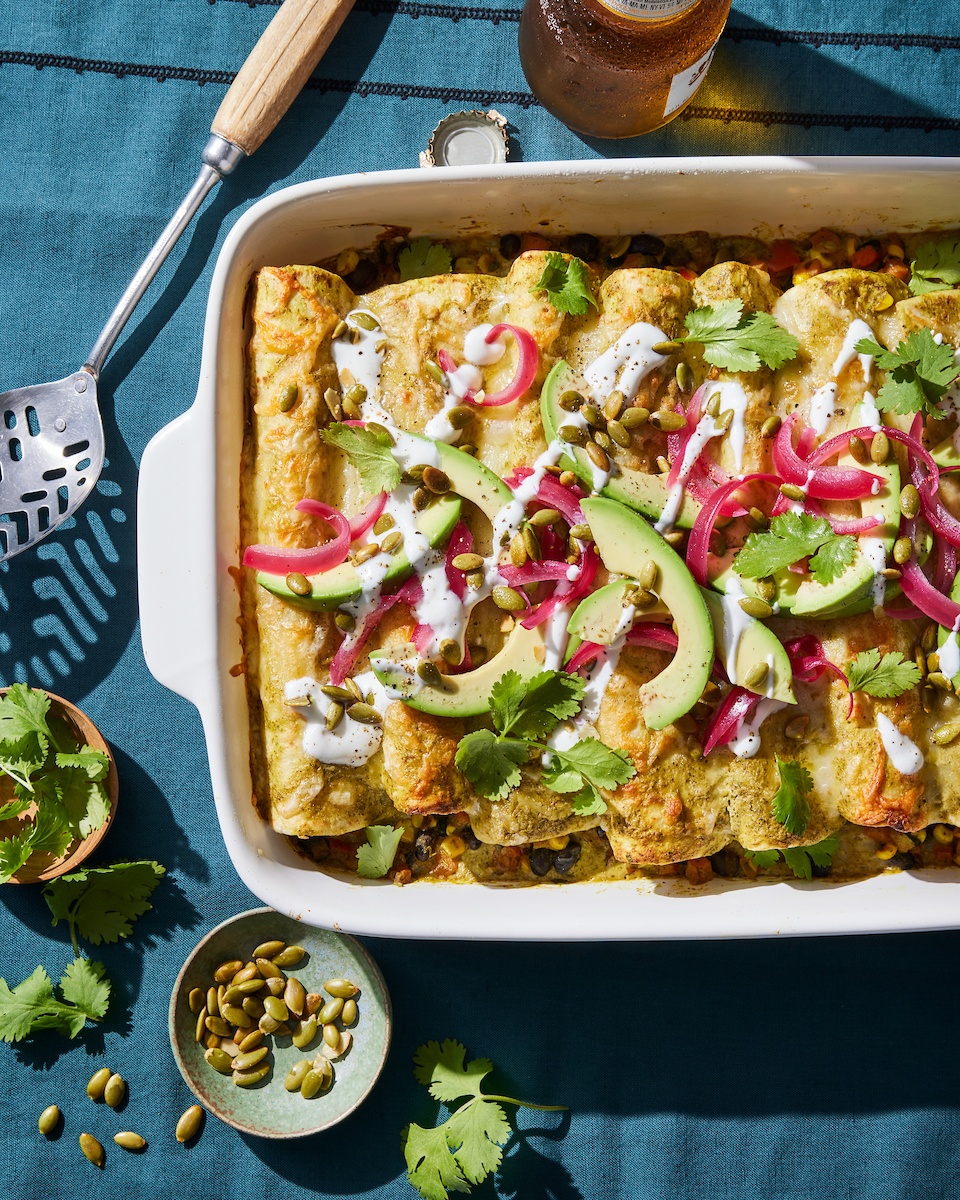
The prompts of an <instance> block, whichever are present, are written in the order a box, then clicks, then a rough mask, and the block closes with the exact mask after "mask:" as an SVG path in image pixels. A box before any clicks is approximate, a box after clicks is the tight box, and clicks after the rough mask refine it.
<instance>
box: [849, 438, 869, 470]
mask: <svg viewBox="0 0 960 1200" xmlns="http://www.w3.org/2000/svg"><path fill="white" fill-rule="evenodd" d="M847 449H848V450H849V451H850V455H851V457H852V458H853V459H854V461H855V462H858V463H859V464H860V465H861V466H863V465H864V464H865V463H868V462H869V461H870V451H869V450H868V449H867V444H866V442H865V441H864V440H863V438H858V437H852V438H851V439H850V441H849V442H848V443H847Z"/></svg>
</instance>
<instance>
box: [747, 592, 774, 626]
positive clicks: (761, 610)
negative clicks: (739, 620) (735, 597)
mask: <svg viewBox="0 0 960 1200" xmlns="http://www.w3.org/2000/svg"><path fill="white" fill-rule="evenodd" d="M740 607H741V608H742V609H743V611H744V612H745V613H746V614H747V616H748V617H756V618H757V619H758V620H761V621H762V620H763V619H764V618H765V617H772V616H773V609H772V608H771V607H770V605H769V604H768V603H767V602H766V600H761V599H759V598H758V597H757V598H755V597H753V596H746V597H744V599H743V600H741V601H740Z"/></svg>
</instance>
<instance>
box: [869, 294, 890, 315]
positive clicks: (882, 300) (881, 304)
mask: <svg viewBox="0 0 960 1200" xmlns="http://www.w3.org/2000/svg"><path fill="white" fill-rule="evenodd" d="M891 304H893V297H892V296H891V295H890V293H889V292H884V293H883V295H882V296H880V297H879V299H878V300H877V302H876V304H875V305H874V306H873V307H874V311H875V312H883V310H884V309H885V308H889V307H890V306H891Z"/></svg>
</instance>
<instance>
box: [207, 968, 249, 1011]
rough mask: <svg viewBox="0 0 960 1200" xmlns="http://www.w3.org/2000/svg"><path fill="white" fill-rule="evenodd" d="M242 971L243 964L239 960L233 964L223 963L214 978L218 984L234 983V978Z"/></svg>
mask: <svg viewBox="0 0 960 1200" xmlns="http://www.w3.org/2000/svg"><path fill="white" fill-rule="evenodd" d="M241 970H243V963H242V962H241V961H240V960H239V959H234V960H232V961H231V962H225V963H221V964H220V966H219V967H217V969H216V970H215V971H214V973H213V977H214V979H215V980H216V981H217V983H232V981H233V977H234V976H235V975H236V973H237V972H238V971H241ZM208 1007H209V1006H208Z"/></svg>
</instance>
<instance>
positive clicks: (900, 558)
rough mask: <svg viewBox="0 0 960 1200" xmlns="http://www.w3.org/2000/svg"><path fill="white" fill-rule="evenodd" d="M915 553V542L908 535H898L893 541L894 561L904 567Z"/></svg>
mask: <svg viewBox="0 0 960 1200" xmlns="http://www.w3.org/2000/svg"><path fill="white" fill-rule="evenodd" d="M912 555H913V542H912V540H911V539H910V538H908V537H898V538H897V540H896V541H895V542H894V543H893V561H894V562H895V563H899V565H900V566H901V567H902V566H903V565H904V563H907V562H909V561H910V558H911V556H912Z"/></svg>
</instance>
